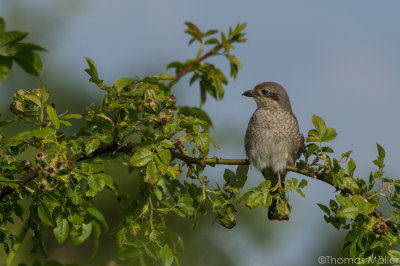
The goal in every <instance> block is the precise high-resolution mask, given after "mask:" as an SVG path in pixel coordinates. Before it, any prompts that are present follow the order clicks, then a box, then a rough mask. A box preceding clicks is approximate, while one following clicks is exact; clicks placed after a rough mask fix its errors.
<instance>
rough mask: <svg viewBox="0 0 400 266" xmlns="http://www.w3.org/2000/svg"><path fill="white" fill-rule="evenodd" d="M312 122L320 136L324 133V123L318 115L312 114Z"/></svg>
mask: <svg viewBox="0 0 400 266" xmlns="http://www.w3.org/2000/svg"><path fill="white" fill-rule="evenodd" d="M312 123H313V125H314V127H315V129H316V130H317V132H318V133H319V135H320V136H323V135H325V131H326V124H325V121H324V120H323V119H322V118H321V117H319V116H317V115H313V116H312Z"/></svg>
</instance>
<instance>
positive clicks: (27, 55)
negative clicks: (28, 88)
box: [14, 51, 43, 76]
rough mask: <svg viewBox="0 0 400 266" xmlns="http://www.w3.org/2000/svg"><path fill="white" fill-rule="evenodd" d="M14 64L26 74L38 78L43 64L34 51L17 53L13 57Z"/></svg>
mask: <svg viewBox="0 0 400 266" xmlns="http://www.w3.org/2000/svg"><path fill="white" fill-rule="evenodd" d="M14 60H15V62H16V63H17V64H18V65H19V66H20V67H21V68H22V69H23V70H25V71H26V72H27V73H29V74H31V75H34V76H39V75H41V74H42V71H43V63H42V60H41V59H40V57H39V55H38V54H37V53H36V52H35V51H28V52H18V53H16V54H15V55H14Z"/></svg>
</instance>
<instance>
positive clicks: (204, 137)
mask: <svg viewBox="0 0 400 266" xmlns="http://www.w3.org/2000/svg"><path fill="white" fill-rule="evenodd" d="M194 145H195V146H196V148H197V149H199V151H200V152H201V156H206V155H207V154H208V151H209V145H210V139H209V137H208V134H207V133H199V134H197V135H196V136H195V137H194Z"/></svg>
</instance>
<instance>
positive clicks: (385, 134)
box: [0, 0, 400, 265]
mask: <svg viewBox="0 0 400 266" xmlns="http://www.w3.org/2000/svg"><path fill="white" fill-rule="evenodd" d="M9 1H10V0H8V1H7V0H0V6H2V5H3V4H5V3H6V2H9ZM13 2H16V3H18V4H20V6H19V7H18V8H20V9H22V10H25V11H26V10H29V9H30V8H33V7H34V9H35V10H37V11H38V12H42V13H39V14H34V15H33V16H36V18H37V17H38V16H49V17H50V18H51V21H52V23H56V24H57V28H58V30H57V32H56V33H57V34H55V35H54V36H51V42H50V46H49V45H47V44H43V46H45V47H46V48H48V50H49V51H50V53H49V54H47V55H45V56H44V58H45V62H44V63H45V74H44V76H43V79H44V80H46V78H48V79H49V80H50V79H51V78H50V77H51V76H52V75H54V73H61V72H62V73H63V75H65V76H67V77H68V78H70V79H74V80H76V81H77V82H79V83H80V84H82V85H81V86H82V90H83V91H84V93H85V94H88V95H92V94H93V99H94V101H96V100H98V99H99V94H98V92H97V91H96V90H95V89H94V87H93V86H92V85H89V84H88V82H87V76H86V73H84V71H83V70H84V68H86V66H85V61H84V57H85V56H88V57H91V58H93V59H94V60H95V61H96V63H97V65H98V68H99V71H100V75H101V76H102V77H103V78H104V79H105V80H106V81H107V82H108V83H112V81H113V80H115V79H117V78H120V77H124V76H135V75H152V74H156V73H158V72H165V71H166V70H165V66H166V65H167V64H168V63H169V62H170V61H173V60H182V61H183V60H186V59H188V58H190V57H192V56H193V55H194V53H195V47H187V42H188V37H187V36H186V35H185V34H184V33H183V31H184V29H185V26H184V24H183V22H184V21H187V20H189V21H192V22H194V23H196V24H197V25H198V26H199V27H200V28H201V29H204V30H205V29H209V28H216V29H220V30H226V29H227V28H228V27H229V26H233V25H235V24H236V23H237V22H246V23H247V29H246V32H247V38H248V42H247V43H245V44H241V45H238V46H237V48H236V49H235V51H234V54H235V55H236V56H237V57H238V58H239V59H240V60H241V61H242V63H243V69H241V70H240V72H239V77H238V78H237V80H235V81H231V82H230V84H229V86H228V87H227V88H226V93H225V98H224V100H223V101H221V102H216V101H214V100H213V99H209V101H208V102H207V104H206V105H205V110H206V111H208V112H209V114H210V116H211V117H212V119H213V122H214V125H215V127H214V130H213V132H212V134H213V136H215V139H216V140H217V142H219V143H221V149H220V150H218V151H214V154H213V155H218V156H221V157H230V158H240V157H244V155H245V152H244V148H243V138H244V133H245V130H246V127H247V122H248V119H249V118H250V116H251V114H252V112H253V111H254V109H255V103H254V102H253V101H250V100H249V99H248V98H245V97H241V94H242V92H243V91H244V90H248V89H251V88H253V87H254V85H256V84H257V83H260V82H263V81H275V82H278V83H280V84H282V85H283V86H284V87H285V88H286V90H287V92H288V94H289V96H290V98H291V102H292V107H293V110H294V113H295V114H296V116H297V118H298V120H299V124H300V128H301V131H302V133H303V134H305V135H306V134H307V131H308V129H310V128H311V127H312V124H311V116H312V115H313V114H317V115H319V116H321V117H323V118H324V119H325V121H326V123H327V125H328V126H330V127H334V128H336V130H337V131H338V133H339V136H338V138H337V140H335V141H334V142H333V143H331V146H332V147H333V148H334V149H335V151H336V152H338V153H341V152H345V151H347V150H350V149H352V150H354V152H353V154H352V157H353V158H354V160H355V161H356V162H357V170H356V174H357V175H358V176H362V177H366V176H367V175H368V174H369V172H370V171H371V170H373V169H374V168H373V166H372V163H371V161H372V160H373V159H375V157H376V154H377V152H376V144H375V143H376V142H379V143H380V144H381V145H382V146H383V147H384V148H385V149H386V155H387V158H388V160H387V175H388V176H391V177H393V178H395V177H397V176H398V175H399V173H400V171H399V168H398V162H399V159H400V156H399V151H400V142H399V140H398V138H399V137H398V136H399V131H400V125H399V118H398V116H399V114H400V105H399V104H398V101H399V99H400V90H399V84H400V49H399V47H400V27H399V25H400V17H399V15H398V11H399V8H400V2H399V1H394V0H386V1H366V0H354V1H320V0H318V1H316V0H308V1H305V0H291V1H288V0H281V1H257V0H254V1H237V0H232V1H211V0H202V1H196V2H195V1H183V0H169V1H165V0H154V1H128V0H118V1H105V0H96V1H95V0H91V1H89V0H88V1H68V3H66V2H63V1H45V0H34V1H33V0H30V1H28V0H25V1H21V0H13ZM6 6H8V5H6ZM10 6H11V5H10ZM15 6H17V4H15V5H14V7H15ZM18 8H17V9H18ZM63 9H65V10H66V11H65V12H63ZM40 10H43V11H40ZM52 10H55V11H54V14H53V11H52ZM7 11H8V10H7V8H6V10H2V9H0V16H4V17H5V18H6V21H11V22H9V23H13V21H14V24H10V25H9V26H10V27H11V28H14V29H15V27H17V26H16V25H17V24H18V26H19V27H20V26H22V29H26V30H28V31H38V28H40V27H41V25H33V24H32V23H30V19H29V17H28V18H27V17H25V18H21V21H19V23H17V21H18V19H17V18H9V17H7ZM39 21H40V20H39ZM43 26H45V25H43ZM10 27H8V29H11V28H10ZM42 34H45V33H42ZM49 57H52V64H46V58H49ZM217 63H218V64H219V65H220V66H221V67H222V68H223V69H225V70H226V71H228V65H227V64H226V62H223V61H217ZM50 85H51V84H50ZM0 90H2V91H3V90H6V85H3V84H0ZM193 92H194V93H193ZM176 93H177V95H178V100H179V101H181V104H187V105H192V106H197V105H198V103H199V97H198V88H197V87H196V86H194V87H189V86H188V83H187V80H183V81H182V82H181V83H180V84H179V85H178V86H177V87H176ZM226 129H228V130H229V132H231V134H229V137H228V138H227V136H226V134H227V133H226V131H224V130H226ZM222 172H223V168H222V167H221V168H219V169H216V170H212V171H210V174H211V175H220V174H221V173H222ZM261 178H262V177H261V175H260V174H258V173H256V172H255V171H252V172H251V179H252V180H251V181H250V183H251V182H253V183H252V184H256V183H257V182H260V181H261ZM305 192H306V194H307V198H306V199H302V198H301V197H298V196H297V195H293V196H292V199H293V200H294V202H295V204H294V205H295V209H294V211H293V216H292V217H291V221H290V222H289V223H271V222H268V221H267V220H266V214H265V215H264V216H263V217H260V219H265V226H267V227H268V226H271V227H272V228H274V229H276V232H279V234H278V233H276V234H275V235H272V236H265V237H272V238H273V239H275V242H274V243H276V245H273V246H268V247H263V246H259V245H255V244H254V243H251V241H250V239H249V238H248V237H246V230H245V229H244V228H241V227H240V224H239V225H238V228H236V229H234V230H232V231H226V230H220V229H216V232H217V234H218V236H219V237H220V239H221V240H218V239H216V240H215V241H223V242H224V243H226V240H229V241H228V242H229V243H231V244H228V245H227V249H232V248H233V249H234V250H235V251H237V253H238V254H243V253H242V252H243V251H245V253H246V254H247V255H246V256H244V257H243V256H238V258H237V261H238V265H243V264H244V263H245V264H247V265H276V263H277V262H278V261H280V260H282V253H281V252H279V247H280V246H283V245H286V250H290V252H289V253H287V254H285V255H284V258H283V261H281V262H282V264H283V265H293V264H294V263H304V264H308V265H310V264H313V263H314V264H315V263H316V261H315V260H312V259H309V258H307V256H308V252H309V248H310V247H311V246H315V245H320V244H321V243H323V241H324V239H323V238H324V234H327V235H328V234H329V233H332V232H333V233H334V232H335V231H334V230H333V229H332V228H331V227H330V226H329V225H325V224H324V222H323V221H322V216H323V215H322V212H321V211H320V210H319V208H318V207H317V206H316V205H315V203H317V202H321V203H327V202H328V201H329V199H330V198H332V197H333V195H334V194H333V192H334V191H333V189H332V188H330V187H329V186H327V185H324V184H320V183H319V182H318V181H312V180H311V181H310V180H309V186H308V187H307V188H306V190H305ZM239 222H240V220H239ZM215 226H217V225H215ZM299 227H302V230H297V229H298V228H299ZM316 230H317V232H316ZM316 234H317V235H318V237H321V239H316V238H315V235H316ZM238 239H240V241H238ZM221 243H222V242H221ZM320 255H323V254H320ZM312 256H316V255H315V254H313V255H312ZM266 258H268V260H267V261H266V260H265V259H266Z"/></svg>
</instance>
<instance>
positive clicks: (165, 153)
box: [156, 146, 171, 164]
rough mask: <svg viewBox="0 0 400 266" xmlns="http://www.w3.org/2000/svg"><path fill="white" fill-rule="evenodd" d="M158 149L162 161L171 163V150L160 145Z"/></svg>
mask: <svg viewBox="0 0 400 266" xmlns="http://www.w3.org/2000/svg"><path fill="white" fill-rule="evenodd" d="M156 151H157V154H158V156H160V159H161V161H162V162H163V163H164V164H169V162H170V161H171V152H170V150H167V149H163V148H162V147H160V146H158V147H157V148H156Z"/></svg>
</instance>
